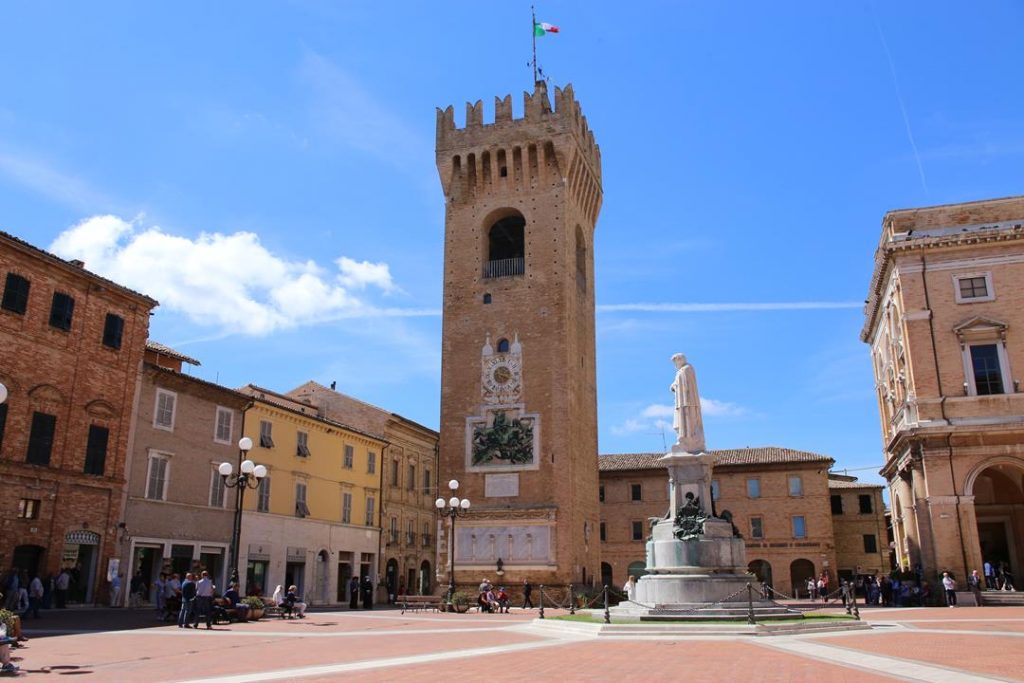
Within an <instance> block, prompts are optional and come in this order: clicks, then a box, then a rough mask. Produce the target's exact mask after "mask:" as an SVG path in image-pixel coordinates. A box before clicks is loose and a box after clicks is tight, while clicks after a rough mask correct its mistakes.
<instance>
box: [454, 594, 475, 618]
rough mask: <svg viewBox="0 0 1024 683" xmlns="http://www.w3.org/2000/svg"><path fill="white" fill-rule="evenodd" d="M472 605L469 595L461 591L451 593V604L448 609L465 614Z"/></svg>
mask: <svg viewBox="0 0 1024 683" xmlns="http://www.w3.org/2000/svg"><path fill="white" fill-rule="evenodd" d="M472 604H473V602H472V597H471V596H470V595H469V593H463V592H462V591H455V592H454V593H452V603H451V607H450V608H449V609H452V610H453V611H455V612H458V613H459V614H465V613H466V612H468V611H469V608H470V606H471V605H472Z"/></svg>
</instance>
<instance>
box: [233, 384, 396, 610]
mask: <svg viewBox="0 0 1024 683" xmlns="http://www.w3.org/2000/svg"><path fill="white" fill-rule="evenodd" d="M241 391H242V393H245V394H248V395H249V396H251V397H252V398H253V402H252V405H251V406H250V408H249V409H248V410H247V411H246V413H245V420H244V425H243V433H244V434H245V436H247V437H249V438H250V439H252V441H253V447H252V450H251V451H249V453H248V455H247V457H248V458H249V459H250V460H252V461H253V462H255V463H256V464H259V465H265V466H266V467H267V469H268V471H269V472H268V475H267V477H266V478H265V479H264V480H263V482H262V483H261V484H260V487H259V488H258V489H257V490H255V491H249V492H247V493H246V497H245V503H244V510H245V512H244V514H243V515H242V534H241V543H240V544H239V556H240V566H243V567H246V572H245V574H246V576H245V586H244V587H245V588H246V589H247V590H250V589H252V588H254V587H255V584H259V588H260V589H261V590H262V591H263V592H264V593H265V594H270V593H271V592H272V591H273V590H274V588H275V587H276V586H277V585H278V584H280V585H283V586H286V587H287V586H288V585H290V584H295V585H296V586H298V588H299V592H300V594H301V595H302V596H303V597H304V598H305V600H306V602H307V603H311V604H316V605H324V604H337V603H343V602H347V601H348V581H349V579H350V578H351V577H352V576H353V574H355V575H357V576H359V577H363V576H369V577H370V578H371V579H372V580H373V581H374V582H375V583H376V581H377V577H376V567H377V560H378V556H379V553H380V502H381V497H380V488H381V487H380V481H381V455H382V453H383V451H384V448H385V447H386V446H387V441H385V440H384V439H382V438H380V437H375V436H373V435H371V434H369V433H367V432H363V431H360V430H358V429H354V428H352V427H348V426H346V425H344V424H342V423H340V422H336V421H334V420H330V419H327V418H324V417H321V416H320V415H319V414H318V410H317V408H316V407H314V406H312V405H310V404H308V403H304V402H302V401H298V400H296V399H293V398H289V397H288V396H285V395H283V394H278V393H276V392H273V391H270V390H268V389H263V388H261V387H258V386H255V385H252V384H249V385H247V386H245V387H244V388H242V389H241Z"/></svg>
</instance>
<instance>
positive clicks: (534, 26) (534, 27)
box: [530, 5, 537, 83]
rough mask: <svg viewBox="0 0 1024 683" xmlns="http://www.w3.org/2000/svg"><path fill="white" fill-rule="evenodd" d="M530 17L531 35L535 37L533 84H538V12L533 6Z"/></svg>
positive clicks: (531, 6)
mask: <svg viewBox="0 0 1024 683" xmlns="http://www.w3.org/2000/svg"><path fill="white" fill-rule="evenodd" d="M530 17H531V18H532V19H533V24H532V25H531V26H530V35H531V36H532V37H533V82H534V83H536V82H537V12H536V10H534V8H533V5H530Z"/></svg>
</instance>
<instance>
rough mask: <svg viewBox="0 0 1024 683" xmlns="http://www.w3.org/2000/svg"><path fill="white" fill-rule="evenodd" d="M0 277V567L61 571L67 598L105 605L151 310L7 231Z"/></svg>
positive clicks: (119, 536) (1, 242)
mask: <svg viewBox="0 0 1024 683" xmlns="http://www.w3.org/2000/svg"><path fill="white" fill-rule="evenodd" d="M0 277H3V278H4V280H3V282H2V283H0V285H2V286H3V298H2V303H0V348H3V350H4V351H3V357H2V360H0V383H2V384H3V385H5V386H6V387H7V390H8V392H9V395H8V398H7V401H6V402H5V403H3V404H0V480H2V481H3V495H2V496H0V566H3V567H5V568H6V567H9V566H17V567H19V568H23V569H25V570H26V571H27V572H29V573H35V572H38V573H39V574H40V575H42V576H46V575H48V574H55V573H56V572H58V571H59V570H60V569H61V568H62V567H69V568H70V569H71V570H72V572H73V586H72V588H71V591H70V597H71V598H72V599H73V600H76V601H79V602H94V601H98V600H103V599H105V597H106V593H107V583H106V574H107V568H108V563H109V560H111V559H115V558H118V557H120V555H121V553H120V546H119V543H122V542H123V541H124V530H123V527H122V526H121V523H122V522H123V517H122V510H123V504H124V500H123V498H124V491H125V476H126V475H125V456H126V453H127V450H128V439H129V433H130V432H131V420H132V413H133V406H134V404H135V396H136V392H137V391H138V386H139V374H140V369H141V366H142V356H143V349H144V347H145V343H146V336H147V334H148V330H149V314H150V311H151V310H152V309H153V308H154V307H155V306H156V305H157V302H156V301H154V300H153V299H150V298H149V297H146V296H143V295H142V294H138V293H137V292H133V291H131V290H129V289H126V288H124V287H121V286H120V285H117V284H116V283H114V282H111V281H109V280H106V279H104V278H101V277H99V276H98V275H95V274H93V273H91V272H89V271H88V270H86V269H85V267H84V264H82V263H81V262H77V261H65V260H63V259H61V258H58V257H57V256H54V255H53V254H50V253H47V252H45V251H42V250H40V249H37V248H35V247H32V246H31V245H29V244H27V243H25V242H23V241H21V240H19V239H17V238H15V237H13V236H11V235H8V234H6V233H0Z"/></svg>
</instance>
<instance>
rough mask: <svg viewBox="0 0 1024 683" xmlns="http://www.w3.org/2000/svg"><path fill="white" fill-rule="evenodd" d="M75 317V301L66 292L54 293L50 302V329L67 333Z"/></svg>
mask: <svg viewBox="0 0 1024 683" xmlns="http://www.w3.org/2000/svg"><path fill="white" fill-rule="evenodd" d="M74 315H75V299H74V297H72V296H71V295H70V294H65V293H64V292H54V293H53V301H51V302H50V327H55V328H57V329H58V330H64V331H65V332H67V331H68V330H70V329H71V320H72V318H73V317H74Z"/></svg>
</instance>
